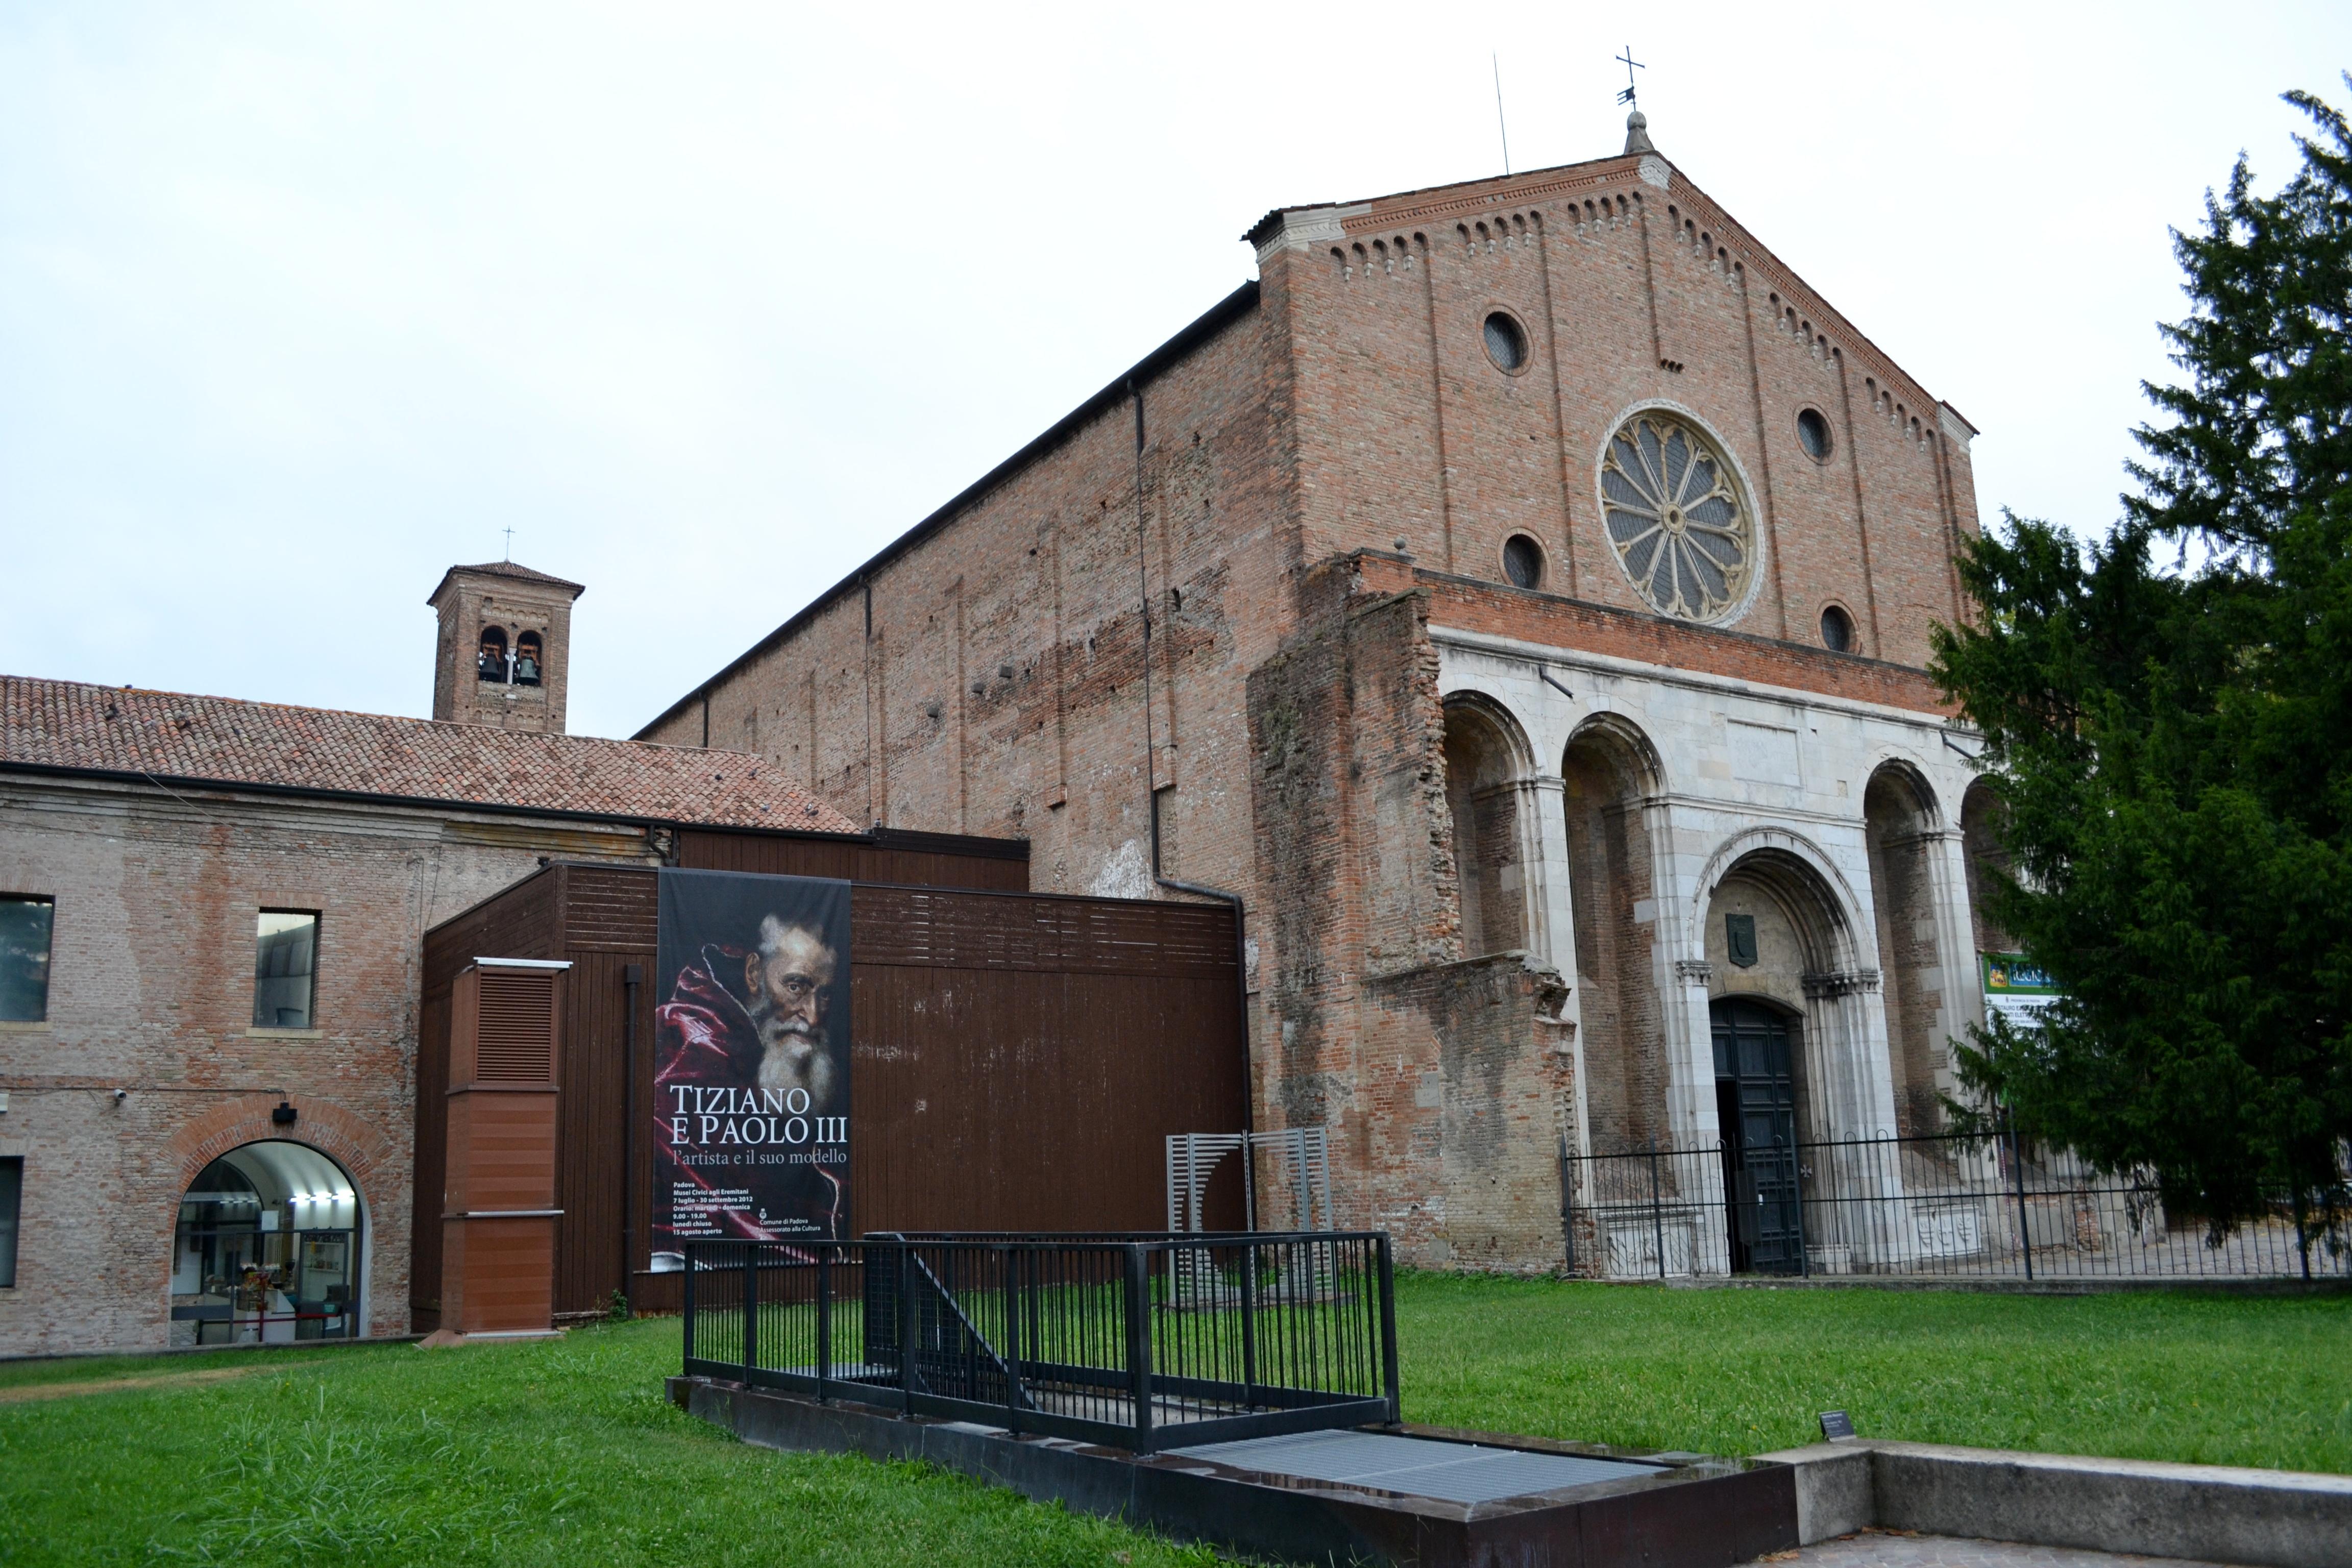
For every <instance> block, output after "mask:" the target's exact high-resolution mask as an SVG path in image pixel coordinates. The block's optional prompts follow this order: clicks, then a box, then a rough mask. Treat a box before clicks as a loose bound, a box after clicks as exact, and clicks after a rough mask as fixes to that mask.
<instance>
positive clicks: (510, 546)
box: [506, 528, 514, 561]
mask: <svg viewBox="0 0 2352 1568" xmlns="http://www.w3.org/2000/svg"><path fill="white" fill-rule="evenodd" d="M506 536H507V559H508V560H509V561H511V560H513V559H514V530H513V529H511V528H509V529H507V530H506Z"/></svg>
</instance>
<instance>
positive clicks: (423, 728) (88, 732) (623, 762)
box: [0, 675, 858, 833]
mask: <svg viewBox="0 0 2352 1568" xmlns="http://www.w3.org/2000/svg"><path fill="white" fill-rule="evenodd" d="M12 763H13V764H25V765H35V766H42V767H52V768H76V769H89V770H94V771H98V772H103V773H126V774H131V775H137V774H142V773H144V774H146V775H148V776H150V777H152V778H154V779H158V780H163V781H169V782H173V783H179V782H183V781H185V782H194V783H202V784H230V785H235V784H260V785H266V786H271V787H276V788H284V789H297V790H332V791H337V792H341V793H347V794H353V795H377V796H386V795H390V796H401V797H405V798H409V799H415V800H431V801H445V802H461V803H464V804H467V805H484V806H492V807H496V806H522V807H528V808H530V809H532V810H536V811H547V812H576V813H579V814H581V815H583V816H628V817H639V818H646V819H650V820H655V821H660V822H681V823H696V824H702V825H708V826H725V827H789V828H800V829H803V830H814V831H816V832H821V833H855V832H856V831H857V830H858V829H857V826H856V824H854V823H852V822H851V821H850V820H849V819H848V818H847V817H845V816H842V815H841V813H839V812H837V811H835V810H834V809H833V807H831V806H829V805H825V804H824V802H822V801H820V800H817V799H815V798H814V797H813V796H811V795H808V794H807V793H806V792H805V791H803V790H801V789H798V788H796V787H794V786H793V784H790V783H788V782H786V780H785V779H784V777H783V775H782V772H781V771H780V770H778V769H776V768H775V767H774V766H772V764H771V763H769V762H768V761H767V760H766V759H765V758H763V757H755V756H750V755H747V754H745V753H743V752H715V751H698V750H696V749H694V748H691V747H686V746H656V745H650V744H647V743H646V742H642V741H606V740H599V739H594V738H592V737H589V736H585V735H525V734H516V733H512V732H510V731H504V730H490V729H485V728H483V727H481V726H479V725H474V724H441V723H435V722H432V721H428V720H424V719H400V718H394V717H392V716H390V715H388V714H383V713H346V712H343V711H341V710H337V709H332V708H287V707H281V706H279V705H278V704H276V703H271V702H240V701H237V700H235V699H232V698H226V697H191V696H185V695H182V694H180V693H178V692H171V691H144V690H131V689H123V688H120V687H111V686H88V685H84V684H83V683H81V682H79V681H73V680H34V679H27V678H26V677H23V676H13V675H12V676H0V769H5V767H7V766H8V765H10V764H12Z"/></svg>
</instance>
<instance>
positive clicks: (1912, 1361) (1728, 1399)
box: [1397, 1274, 2352, 1472]
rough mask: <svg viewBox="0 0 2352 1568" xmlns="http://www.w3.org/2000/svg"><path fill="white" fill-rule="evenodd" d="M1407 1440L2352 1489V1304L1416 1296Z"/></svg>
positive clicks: (1438, 1283)
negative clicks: (1844, 1423) (1615, 1447)
mask: <svg viewBox="0 0 2352 1568" xmlns="http://www.w3.org/2000/svg"><path fill="white" fill-rule="evenodd" d="M1397 1333H1398V1339H1399V1342H1400V1344H1401V1346H1402V1349H1401V1352H1400V1359H1401V1360H1402V1363H1403V1369H1404V1405H1405V1415H1406V1416H1407V1418H1408V1419H1411V1420H1415V1421H1427V1422H1432V1423H1435V1424H1437V1425H1441V1426H1471V1427H1477V1428H1481V1429H1484V1430H1486V1431H1492V1432H1526V1433H1532V1434H1535V1435H1537V1436H1549V1437H1571V1438H1583V1439H1587V1440H1591V1441H1598V1442H1610V1443H1625V1444H1633V1445H1639V1446H1646V1447H1673V1448H1694V1449H1697V1450H1699V1451H1701V1452H1705V1453H1716V1454H1757V1453H1765V1452H1769V1450H1771V1449H1774V1448H1783V1447H1793V1446H1794V1445H1796V1444H1799V1443H1810V1442H1817V1441H1819V1440H1820V1436H1821V1431H1820V1427H1819V1426H1817V1424H1816V1422H1817V1417H1818V1413H1819V1412H1821V1411H1823V1410H1832V1409H1843V1410H1846V1411H1849V1412H1850V1413H1851V1414H1852V1415H1853V1421H1854V1427H1855V1429H1856V1430H1857V1431H1858V1432H1860V1433H1861V1434H1862V1435H1863V1436H1866V1437H1898V1438H1907V1439H1909V1440H1911V1441H1914V1442H1921V1443H1965V1444H1970V1445H1975V1446H1979V1447H1991V1448H2037V1449H2042V1450H2045V1451H2049V1452H2055V1453H2074V1454H2107V1455H2114V1456H2118V1457H2122V1458H2143V1459H2182V1460H2188V1461H2191V1462H2195V1463H2200V1464H2215V1465H2256V1466H2267V1467H2274V1468H2283V1469H2298V1470H2335V1471H2339V1472H2352V1296H2288V1297H2281V1296H2267V1297H2247V1296H2224V1295H2221V1294H2218V1293H2213V1294H2204V1293H2198V1292H2191V1291H2170V1290H2168V1291H2160V1292H2145V1293H2143V1292H2128V1293H2117V1294H2113V1295H2102V1296H2075V1297H2063V1296H2062V1297H2053V1296H2010V1295H1994V1294H1978V1293H1972V1292H1966V1291H1957V1290H1954V1291H1924V1290H1923V1291H1908V1290H1905V1291H1882V1290H1822V1289H1811V1290H1808V1289H1788V1290H1748V1289H1741V1290H1719V1289H1718V1290H1692V1289H1670V1288H1667V1287H1664V1286H1651V1285H1597V1284H1585V1283H1578V1282H1567V1281H1556V1280H1505V1279H1482V1278H1478V1277H1475V1276H1465V1275H1430V1274H1423V1275H1417V1276H1414V1277H1412V1279H1409V1280H1408V1279H1403V1278H1400V1279H1399V1280H1398V1283H1397Z"/></svg>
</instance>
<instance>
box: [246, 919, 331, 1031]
mask: <svg viewBox="0 0 2352 1568" xmlns="http://www.w3.org/2000/svg"><path fill="white" fill-rule="evenodd" d="M318 978H319V917H318V916H317V915H316V914H313V913H310V912H309V911H306V910H262V911H261V925H260V929H259V931H258V933H257V936H256V937H255V940H254V946H253V1026H254V1027H255V1028H257V1029H307V1028H309V1027H310V1004H311V999H312V998H313V996H315V995H316V994H317V989H318Z"/></svg>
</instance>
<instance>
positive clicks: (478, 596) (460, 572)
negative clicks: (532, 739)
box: [425, 561, 587, 735]
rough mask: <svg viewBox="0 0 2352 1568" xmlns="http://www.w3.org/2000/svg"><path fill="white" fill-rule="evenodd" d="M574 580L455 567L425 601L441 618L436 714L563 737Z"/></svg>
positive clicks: (519, 570)
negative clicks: (569, 581)
mask: <svg viewBox="0 0 2352 1568" xmlns="http://www.w3.org/2000/svg"><path fill="white" fill-rule="evenodd" d="M586 591H587V590H585V589H584V588H583V587H582V586H581V585H580V584H577V583H567V582H565V581H564V580H563V579H562V578H561V577H551V576H549V575H548V574H546V573H544V572H534V571H532V570H531V569H530V567H528V566H518V565H516V564H515V563H513V562H511V561H493V562H491V563H488V564H487V565H482V566H452V567H450V568H449V570H448V571H447V572H446V573H445V574H443V575H442V578H441V585H440V586H439V587H437V588H436V589H434V590H433V595H432V596H431V597H430V598H428V599H426V600H425V603H426V604H427V605H431V606H432V607H433V608H434V609H435V610H436V611H438V612H439V614H440V616H441V635H440V637H439V638H438V639H437V640H436V644H435V651H434V658H433V717H434V718H435V719H436V720H439V721H445V722H449V723H457V724H488V725H489V726H490V727H491V728H493V729H499V730H520V731H526V732H528V733H530V734H536V735H561V734H562V733H563V732H564V731H563V701H564V694H565V691H566V688H567V682H568V680H569V679H570V676H571V668H572V600H574V599H576V598H578V597H579V596H580V595H582V594H583V593H585V592H586Z"/></svg>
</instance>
